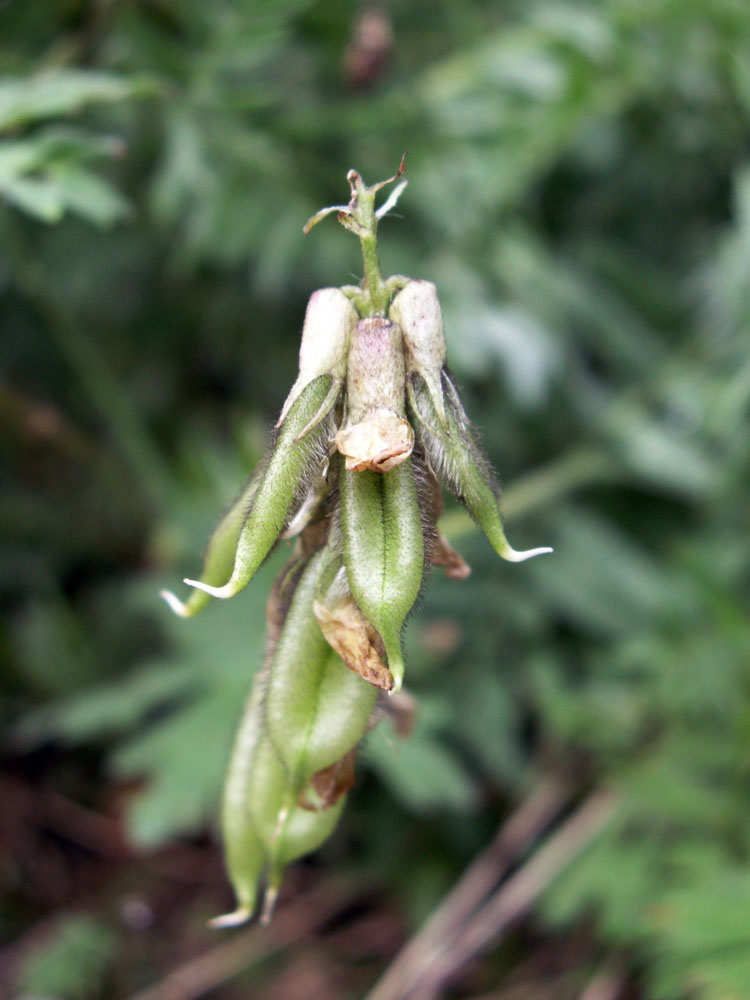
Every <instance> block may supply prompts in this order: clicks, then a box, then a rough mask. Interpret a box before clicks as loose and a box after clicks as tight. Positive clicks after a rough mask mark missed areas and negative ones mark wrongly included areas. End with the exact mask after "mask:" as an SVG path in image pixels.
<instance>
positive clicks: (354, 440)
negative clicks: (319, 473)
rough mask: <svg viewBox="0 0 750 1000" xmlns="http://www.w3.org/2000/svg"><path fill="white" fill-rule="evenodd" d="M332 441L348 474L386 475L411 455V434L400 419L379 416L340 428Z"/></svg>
mask: <svg viewBox="0 0 750 1000" xmlns="http://www.w3.org/2000/svg"><path fill="white" fill-rule="evenodd" d="M335 441H336V447H337V448H338V450H339V451H340V452H341V454H342V455H344V457H345V458H346V468H347V469H348V471H349V472H361V471H362V470H363V469H371V470H372V471H373V472H389V471H390V470H391V469H393V468H395V467H396V466H397V465H400V464H401V462H405V461H406V459H407V458H408V457H409V455H411V453H412V449H413V447H414V431H413V430H412V428H411V425H410V424H409V423H408V421H406V420H404V419H403V418H402V417H397V416H394V415H393V414H392V413H381V414H378V415H376V416H373V417H371V418H369V419H366V420H363V421H361V422H360V423H358V424H352V425H349V426H347V427H344V428H343V429H342V430H340V431H339V432H338V434H337V435H336V438H335Z"/></svg>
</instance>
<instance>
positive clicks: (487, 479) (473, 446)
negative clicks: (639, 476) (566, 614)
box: [413, 371, 552, 562]
mask: <svg viewBox="0 0 750 1000" xmlns="http://www.w3.org/2000/svg"><path fill="white" fill-rule="evenodd" d="M443 386H444V390H445V392H444V399H445V404H446V406H445V413H446V431H445V433H444V434H438V433H436V432H435V430H434V428H435V426H436V422H437V413H436V412H435V409H434V407H433V405H432V400H431V394H430V392H429V391H428V390H427V388H426V385H425V383H424V381H423V380H422V379H421V378H419V376H416V377H415V378H414V408H413V417H414V423H415V427H416V431H417V439H418V440H419V442H420V444H421V445H422V447H423V448H424V450H425V454H426V455H427V458H428V460H429V462H430V465H431V466H432V468H433V470H434V471H435V473H437V474H438V475H439V476H440V477H441V478H442V479H444V480H445V481H446V482H447V484H448V486H449V487H450V489H451V490H452V491H453V493H455V495H456V496H457V497H458V499H459V500H461V502H462V503H464V504H465V505H466V508H467V509H468V511H469V513H470V514H471V516H472V517H473V518H474V520H475V521H476V522H477V524H478V525H479V527H480V528H481V529H482V531H483V532H484V533H485V535H486V536H487V539H488V540H489V543H490V545H491V546H492V547H493V549H494V550H495V552H497V554H498V555H499V556H501V557H502V558H503V559H507V560H509V561H510V562H522V561H523V560H524V559H531V557H532V556H537V555H541V554H542V553H544V552H551V551H552V549H550V548H546V547H545V548H538V549H529V550H528V551H526V552H517V551H516V550H515V549H514V548H513V547H512V546H511V545H510V543H509V542H508V539H507V538H506V537H505V531H504V529H503V522H502V518H501V516H500V497H499V491H498V488H497V486H496V484H495V481H494V476H493V474H492V468H491V466H490V463H489V460H488V458H487V456H486V455H485V454H484V451H483V450H482V448H481V447H480V445H479V442H478V441H477V435H476V431H475V430H474V428H473V426H472V424H471V421H470V420H469V418H468V417H467V416H466V411H465V410H464V408H463V404H462V402H461V398H460V396H459V395H458V390H457V389H456V387H455V385H454V384H453V382H452V381H451V379H450V377H449V375H448V374H447V372H445V371H443Z"/></svg>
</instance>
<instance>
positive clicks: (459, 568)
mask: <svg viewBox="0 0 750 1000" xmlns="http://www.w3.org/2000/svg"><path fill="white" fill-rule="evenodd" d="M430 557H431V559H432V562H433V563H434V565H435V566H444V567H445V575H446V576H447V577H448V578H449V579H450V580H465V579H466V578H467V576H469V575H470V574H471V566H469V564H468V563H467V562H465V561H464V558H463V556H462V555H461V553H460V552H456V550H455V549H454V548H453V546H452V545H451V543H450V542H449V541H448V539H447V538H446V537H445V535H441V534H440V532H438V534H437V541H436V543H435V545H434V547H433V549H432V551H431V552H430Z"/></svg>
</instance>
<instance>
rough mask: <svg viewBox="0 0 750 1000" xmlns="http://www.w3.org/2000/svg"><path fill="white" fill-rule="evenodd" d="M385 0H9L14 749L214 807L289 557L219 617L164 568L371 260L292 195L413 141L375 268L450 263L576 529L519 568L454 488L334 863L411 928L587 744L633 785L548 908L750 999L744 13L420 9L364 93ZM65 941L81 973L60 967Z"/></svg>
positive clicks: (457, 306) (414, 269)
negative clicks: (496, 831) (367, 60)
mask: <svg viewBox="0 0 750 1000" xmlns="http://www.w3.org/2000/svg"><path fill="white" fill-rule="evenodd" d="M360 13H361V10H360V8H359V7H358V6H357V5H356V4H355V3H353V2H350V0H330V2H322V0H317V2H313V0H218V2H215V3H212V4H206V3H202V2H198V0H183V2H181V3H173V2H170V0H143V2H141V3H127V2H124V0H113V2H110V3H85V2H83V0H64V2H60V0H37V2H36V3H34V4H24V3H21V2H13V0H11V2H7V3H5V4H2V5H0V73H1V74H2V79H1V80H0V319H1V322H2V337H0V444H1V446H2V451H3V455H4V462H3V465H2V468H1V469H0V484H1V490H2V492H1V493H0V530H1V531H2V533H3V536H4V538H3V559H2V563H1V564H0V590H1V592H2V597H3V607H4V609H5V611H4V612H3V618H2V625H1V628H2V632H1V633H0V645H1V647H2V650H3V653H4V660H5V667H4V692H3V695H2V701H1V702H0V713H1V714H2V719H3V722H4V723H5V726H6V731H7V733H8V739H7V740H6V746H5V749H6V750H7V752H8V754H9V755H10V757H11V758H14V759H16V758H23V757H24V755H28V754H31V755H33V754H34V753H38V752H39V751H40V749H41V748H44V747H48V746H49V745H50V744H52V745H54V746H55V747H57V748H58V749H60V750H63V752H65V753H67V752H69V751H68V750H67V749H65V748H74V747H79V748H80V747H84V748H85V747H88V748H90V749H92V750H94V751H95V752H96V753H97V754H100V755H101V759H102V761H103V767H102V772H101V773H102V777H106V776H109V777H111V778H126V779H130V778H135V777H145V778H147V779H148V781H147V782H146V783H145V784H144V785H143V787H142V789H141V791H140V792H139V793H138V794H137V795H135V796H133V798H132V799H131V800H130V806H129V809H128V812H127V824H128V831H129V836H130V837H131V838H132V840H133V842H134V843H136V844H139V845H143V846H154V845H158V844H161V843H163V842H165V841H167V840H169V839H170V838H173V837H176V836H186V835H191V834H194V833H195V832H196V831H199V830H201V829H203V828H205V826H206V825H207V824H208V825H209V826H212V825H213V824H214V823H215V815H216V812H217V808H216V803H217V796H218V790H219V785H220V780H221V772H222V768H223V766H224V762H225V759H226V753H227V748H228V745H229V741H230V739H231V734H232V730H233V727H234V725H235V722H236V719H237V716H238V712H239V710H240V706H241V701H242V698H243V696H244V693H245V691H246V690H247V688H248V686H249V682H250V679H251V677H252V674H253V672H254V670H255V669H256V667H257V665H258V661H259V657H260V655H261V653H262V642H263V640H262V623H263V606H264V601H265V596H266V593H267V589H268V585H269V582H270V580H271V578H272V576H273V569H274V565H276V563H273V562H272V564H271V565H269V566H268V567H267V568H266V569H265V570H264V571H263V575H262V576H261V577H260V578H258V579H257V580H256V581H254V582H253V584H252V586H251V587H250V588H249V589H248V591H247V592H245V593H243V595H241V596H240V597H238V598H236V599H235V600H234V601H232V602H227V604H221V605H220V604H219V602H216V604H215V605H214V606H212V607H211V608H210V609H209V610H207V611H206V612H205V613H204V614H203V615H202V616H201V617H200V618H198V619H196V620H195V621H190V622H180V621H178V620H177V619H174V618H172V617H171V616H170V614H169V612H168V611H167V609H166V608H165V607H163V606H161V605H160V603H159V602H158V600H157V598H156V594H157V591H158V589H159V587H160V586H162V585H169V586H173V585H174V584H175V582H176V581H178V580H179V579H180V578H181V577H182V576H183V575H185V573H193V574H194V572H195V570H196V568H197V565H198V554H199V551H200V548H201V546H202V544H203V542H204V540H205V538H206V536H207V534H208V532H209V531H210V528H211V526H212V523H213V519H214V518H215V516H216V513H217V511H218V510H220V509H221V508H222V506H223V505H225V504H226V503H227V502H228V501H229V500H230V499H231V498H232V496H233V495H234V493H235V492H236V490H237V488H238V487H239V484H240V483H241V481H242V480H243V478H244V477H245V476H246V475H247V474H248V473H249V471H250V470H251V468H252V466H253V464H254V463H255V461H256V460H257V459H258V457H259V456H260V455H261V453H262V450H263V447H264V443H265V440H266V434H267V431H268V429H269V427H270V426H271V424H272V422H273V420H274V419H275V417H276V415H277V412H278V410H279V408H280V405H281V403H282V401H283V399H284V396H285V393H286V391H287V389H288V387H289V385H290V384H291V382H292V380H293V378H294V374H295V369H296V351H297V346H298V337H299V326H300V322H301V318H302V316H303V313H304V306H305V303H306V300H307V297H308V296H309V294H310V293H311V292H312V291H313V290H314V289H315V288H317V287H320V286H323V285H336V284H343V283H348V282H351V281H352V280H353V279H354V280H356V277H357V276H358V269H359V261H358V249H357V246H356V241H355V240H353V239H352V238H351V237H350V236H349V235H348V234H346V233H344V232H343V231H342V230H341V229H340V228H339V227H337V226H336V225H335V224H334V223H333V222H332V221H329V222H327V223H324V224H322V225H321V226H320V227H318V228H316V229H315V230H314V231H313V232H312V233H311V234H310V235H309V236H307V237H303V236H302V233H301V227H302V225H303V223H304V222H305V220H306V219H307V218H308V217H309V216H310V215H311V214H312V213H313V212H314V211H316V210H317V209H318V208H320V207H321V206H323V205H326V204H331V203H337V202H340V201H342V200H345V199H346V196H347V194H346V184H345V173H346V170H347V169H348V168H349V167H352V166H354V167H356V168H357V169H359V170H360V171H361V172H362V173H363V175H364V176H365V178H366V179H367V180H368V181H369V182H373V181H375V180H377V179H379V178H381V177H386V176H388V175H390V174H391V173H392V172H393V170H394V169H395V167H396V166H397V164H398V160H399V157H400V155H401V153H402V152H403V150H404V149H408V150H409V159H408V177H409V181H410V184H409V187H408V188H407V190H406V192H405V194H404V195H403V196H402V198H401V202H400V205H399V215H397V216H395V217H392V218H388V219H386V220H385V221H384V222H383V224H382V226H381V257H382V264H383V269H384V272H385V273H394V272H402V273H406V274H409V275H411V276H413V277H419V278H428V279H430V280H433V281H435V282H436V283H437V284H438V288H439V290H440V294H441V299H442V302H443V306H444V312H445V320H446V330H447V338H448V356H449V363H450V364H451V366H452V368H453V370H454V371H455V373H456V375H457V377H458V380H459V382H460V383H461V384H462V386H463V388H464V390H465V395H466V402H467V410H468V411H469V413H470V414H472V415H473V416H474V418H475V420H476V422H477V424H478V425H479V427H480V428H481V430H482V434H483V440H484V442H485V445H486V448H487V450H488V452H489V453H490V455H491V457H492V459H493V461H494V462H495V464H496V465H497V466H499V468H500V470H501V473H502V478H503V481H504V482H505V483H506V484H507V490H506V509H507V514H508V518H509V522H510V526H509V534H510V537H511V540H512V541H513V543H514V544H515V545H516V546H517V547H519V548H525V547H528V546H531V545H537V544H547V543H549V544H552V545H554V546H555V555H554V557H551V558H545V559H539V560H536V561H534V562H532V563H530V564H527V565H523V566H520V567H509V566H506V565H500V564H498V562H497V561H496V559H495V557H494V556H493V554H492V553H491V552H490V551H489V547H488V546H486V545H485V544H484V543H483V541H482V540H481V539H480V538H479V537H478V536H477V535H476V533H475V532H474V531H473V528H472V526H471V524H470V523H469V522H468V521H467V520H466V519H465V517H464V516H463V515H462V514H461V513H460V512H458V511H449V514H448V516H447V518H446V531H447V533H448V534H449V536H450V537H451V540H452V541H453V542H454V543H455V544H456V545H457V546H458V547H459V548H461V550H462V551H463V552H464V554H465V555H466V557H467V559H468V561H469V562H470V563H471V565H472V567H473V571H474V572H473V575H472V576H471V578H470V579H469V580H468V581H466V582H465V583H461V584H457V583H451V582H450V581H445V580H443V579H439V578H438V574H436V578H435V579H434V580H433V582H432V585H431V588H430V591H429V593H428V595H427V597H426V600H425V601H424V606H423V608H422V609H421V611H420V612H419V613H418V615H417V616H415V618H414V619H413V620H412V622H411V625H410V629H409V632H408V639H407V653H408V661H407V662H408V671H409V672H408V677H407V684H409V685H410V687H411V689H412V690H413V691H414V692H415V693H416V694H417V695H418V697H419V699H420V704H421V713H420V722H419V725H418V728H417V732H416V734H415V736H414V737H413V739H412V740H411V741H410V742H409V743H407V744H405V745H404V746H403V747H402V748H400V749H398V750H394V748H393V746H392V743H391V741H390V739H389V738H388V737H387V734H380V733H379V731H376V732H375V733H374V734H373V735H372V736H371V737H370V739H369V743H368V745H367V747H366V751H365V754H364V761H363V762H362V763H361V764H360V772H361V775H360V777H361V779H362V780H361V782H360V786H359V788H358V790H357V791H356V792H355V793H354V795H353V796H352V799H353V802H352V806H351V808H350V810H349V812H348V813H347V814H346V817H345V819H344V821H343V828H344V829H343V833H342V834H341V835H340V839H339V841H338V842H337V845H334V847H333V848H332V849H331V851H332V853H331V855H330V857H331V859H332V861H333V860H334V859H335V858H336V857H338V858H339V860H341V858H343V859H344V863H346V864H355V865H356V864H361V865H362V866H365V867H368V868H369V869H370V870H371V871H374V872H375V873H376V875H377V877H378V878H379V880H380V881H381V884H383V885H384V886H385V887H386V890H387V891H388V892H389V893H391V894H392V895H393V896H394V897H397V898H399V899H400V901H401V904H400V905H401V906H402V907H403V909H404V911H405V912H406V913H407V914H408V915H409V918H410V919H412V920H413V921H414V924H415V926H416V924H417V922H418V921H419V920H420V919H421V918H422V917H423V916H424V915H425V913H426V912H428V911H429V909H430V908H431V907H432V906H433V905H434V904H435V903H436V902H437V900H438V899H439V898H440V895H441V894H442V893H443V892H444V891H445V890H446V889H447V888H448V886H449V885H450V884H451V882H452V881H453V879H454V878H455V877H456V876H457V874H458V873H459V872H460V871H461V869H462V868H463V867H464V866H465V865H466V863H468V861H469V860H470V858H471V857H472V855H473V853H474V852H475V851H476V850H477V849H478V848H479V847H480V846H481V845H482V843H483V842H484V841H485V840H486V839H487V837H488V836H489V834H490V832H491V830H492V829H493V826H494V824H495V823H496V822H497V819H498V817H499V815H500V814H501V813H502V812H503V810H504V809H506V808H507V805H508V803H509V802H511V801H512V800H514V799H517V798H518V797H519V796H521V795H522V794H523V792H524V790H525V789H527V788H528V787H530V786H531V785H532V784H533V781H534V778H535V776H536V775H538V774H539V773H541V772H543V771H544V770H545V769H546V767H547V766H548V765H549V764H550V763H551V762H553V761H556V760H561V759H562V760H565V759H569V760H572V761H579V762H580V769H581V772H582V773H585V775H586V776H587V777H586V780H587V781H588V782H589V783H592V784H603V785H605V786H608V787H612V788H614V789H616V790H617V791H618V794H619V796H620V798H619V803H620V805H619V807H618V811H617V815H616V817H615V819H614V821H613V822H612V823H611V824H610V826H609V827H608V829H607V831H606V833H605V834H604V835H603V836H601V837H600V838H599V839H598V840H597V842H596V843H595V844H594V845H593V846H592V847H591V848H590V849H589V850H588V851H587V852H585V853H584V854H583V855H582V856H581V857H580V859H579V860H578V861H576V862H575V863H574V864H573V865H571V866H570V868H569V869H568V870H567V871H566V873H565V874H564V875H563V876H562V877H561V878H560V879H559V880H558V882H556V883H555V885H554V886H553V887H552V889H551V890H550V891H549V892H548V893H547V894H546V895H545V896H544V898H543V900H542V904H541V907H540V909H539V913H538V915H537V917H538V919H539V921H540V922H541V923H542V924H543V925H546V926H548V927H550V928H554V927H557V926H563V927H564V926H569V925H571V924H572V922H573V921H575V920H578V919H579V918H580V917H581V915H583V914H591V915H593V919H594V920H595V926H596V929H597V934H598V935H599V937H600V940H601V941H602V943H603V946H604V947H605V948H615V949H620V948H623V949H632V951H631V950H628V952H627V953H628V954H629V955H631V956H633V957H632V967H633V969H635V970H637V971H638V975H639V976H640V977H641V979H640V981H641V983H642V988H643V991H644V993H643V995H644V996H647V997H653V998H671V997H674V998H678V997H685V996H688V995H690V996H696V997H701V998H707V1000H730V998H742V997H747V996H750V869H749V868H748V861H749V860H750V822H749V821H748V816H749V815H750V780H749V779H750V619H749V618H748V598H749V597H750V593H749V592H750V584H749V580H750V572H749V571H750V544H749V543H748V528H749V527H750V504H749V503H748V482H749V481H750V449H749V448H748V439H749V437H750V435H749V431H750V419H749V418H750V159H749V158H748V149H749V148H750V147H749V146H748V139H749V138H750V10H748V8H747V5H746V4H745V3H744V0H597V2H594V0H591V2H586V0H580V2H577V0H568V2H562V0H559V2H554V0H525V2H524V0H503V2H496V3H491V2H485V3H483V2H478V0H475V2H470V0H463V2H458V0H430V2H429V3H428V2H422V0H415V2H413V3H410V4H396V3H392V4H390V5H386V13H387V16H388V18H389V19H390V21H391V26H392V31H393V47H392V52H391V54H390V58H389V59H388V60H387V61H386V62H385V64H384V65H383V66H378V65H375V66H374V67H373V71H372V75H371V77H370V79H368V80H367V81H365V82H363V83H362V85H359V86H358V85H356V81H353V80H352V79H351V76H350V75H349V76H348V75H347V72H346V71H345V69H344V61H345V54H346V52H347V51H350V52H351V47H352V44H353V43H352V38H353V32H354V30H355V24H356V21H357V18H358V17H359V15H360ZM369 773H372V774H374V775H375V776H376V780H369V779H368V778H367V775H368V774H369ZM347 830H348V833H347ZM353 833H354V834H356V842H357V851H356V858H355V859H354V860H353V858H352V856H351V851H350V850H349V848H347V846H346V843H347V842H346V838H347V836H349V837H351V836H352V835H353ZM417 851H418V852H419V857H420V859H421V864H420V865H415V864H414V861H413V859H414V855H415V852H417ZM347 852H348V853H347ZM6 874H7V878H8V880H9V883H10V887H11V888H12V887H13V886H14V884H15V882H16V881H17V880H18V879H20V878H21V877H22V875H21V873H20V872H19V871H18V870H16V869H14V868H13V866H12V865H10V866H9V868H8V870H7V873H6ZM27 916H28V915H23V914H19V912H18V911H17V910H16V909H14V908H13V907H12V906H11V905H10V904H8V905H4V907H3V908H2V910H1V911H0V923H1V924H2V926H3V931H4V933H6V934H7V935H10V936H13V935H14V934H16V933H18V932H20V930H22V928H23V926H24V921H25V920H26V919H27ZM70 920H71V921H72V923H71V924H70V926H69V927H68V928H67V929H65V927H63V929H62V930H61V932H60V936H59V938H58V940H56V941H55V942H53V944H52V945H51V946H50V951H49V953H48V954H47V961H46V965H45V964H44V963H41V964H40V962H39V961H38V960H37V961H35V963H33V969H35V970H37V971H36V972H35V973H33V974H32V972H27V975H28V977H30V979H29V980H28V982H27V986H28V989H29V990H35V991H38V992H43V991H48V992H49V991H54V990H58V991H59V993H60V995H63V996H89V995H90V996H97V995H99V994H98V993H97V990H98V989H100V984H101V983H102V982H104V977H106V974H107V973H106V970H107V967H108V963H109V962H110V960H111V956H112V955H113V954H114V953H115V951H116V944H115V943H114V942H113V940H112V937H111V931H110V929H109V928H107V927H103V926H100V925H99V924H98V923H96V922H94V923H90V922H89V923H87V922H86V921H87V920H88V918H79V917H74V918H73V917H71V918H70ZM76 921H78V923H76ZM66 934H67V935H68V938H69V939H71V940H74V941H78V942H79V944H78V945H76V947H77V948H78V952H80V953H81V954H83V955H87V954H89V952H87V950H86V949H87V948H89V949H94V951H95V952H96V955H97V959H96V961H90V959H89V958H85V960H82V962H79V964H81V965H82V967H83V968H88V969H89V972H90V975H89V977H88V979H86V977H85V976H84V984H83V986H81V985H80V983H79V984H78V985H76V984H77V983H78V979H77V976H79V973H78V972H77V971H76V969H75V968H74V969H73V970H72V971H71V970H70V969H67V970H66V969H63V971H59V976H62V977H63V978H62V980H59V981H58V982H57V985H55V982H56V981H55V980H54V975H55V973H54V969H58V970H60V968H61V962H60V961H58V962H57V963H56V962H55V961H54V957H55V954H58V953H59V954H63V955H67V956H68V957H69V956H70V955H71V954H72V955H73V956H74V957H73V959H71V961H73V964H74V965H75V954H76V953H77V952H76V949H75V948H73V949H72V950H71V949H68V950H67V951H66V950H65V948H64V947H63V945H64V942H65V940H66V938H65V935H66ZM89 939H90V940H89ZM61 942H62V944H61ZM80 942H83V943H82V944H80ZM87 942H88V943H87ZM55 948H57V949H58V952H55V951H54V949H55ZM50 956H51V957H50ZM64 965H65V962H64V961H63V962H62V966H64ZM30 968H32V966H30ZM40 968H41V969H42V970H47V971H46V972H45V973H44V974H45V975H52V977H53V981H52V985H50V981H49V980H48V979H47V980H44V981H43V982H41V983H40V982H39V981H37V980H38V977H39V975H42V973H41V972H39V969H40ZM50 970H52V971H50ZM33 975H37V979H34V978H33ZM65 977H67V978H65ZM66 983H73V985H72V986H69V985H65V984H66ZM102 988H103V987H102ZM66 991H67V992H66ZM110 995H111V994H110Z"/></svg>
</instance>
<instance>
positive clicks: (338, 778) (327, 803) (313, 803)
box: [297, 747, 357, 812]
mask: <svg viewBox="0 0 750 1000" xmlns="http://www.w3.org/2000/svg"><path fill="white" fill-rule="evenodd" d="M356 759H357V747H352V749H351V750H350V751H349V753H347V754H345V755H344V756H343V757H342V758H341V760H337V761H336V763H335V764H331V766H330V767H326V768H324V769H323V770H322V771H318V773H317V774H314V775H313V776H312V778H311V779H310V785H309V786H308V787H307V788H306V789H305V790H304V791H303V792H302V794H301V795H300V797H299V800H298V803H297V804H298V805H300V806H302V808H303V809H308V810H311V811H315V812H318V811H319V810H321V809H330V807H331V806H333V805H335V804H336V803H337V802H338V801H339V799H340V798H341V797H342V796H344V795H346V794H347V793H348V792H350V791H351V790H352V788H353V787H354V762H355V761H356ZM311 793H313V794H311Z"/></svg>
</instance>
